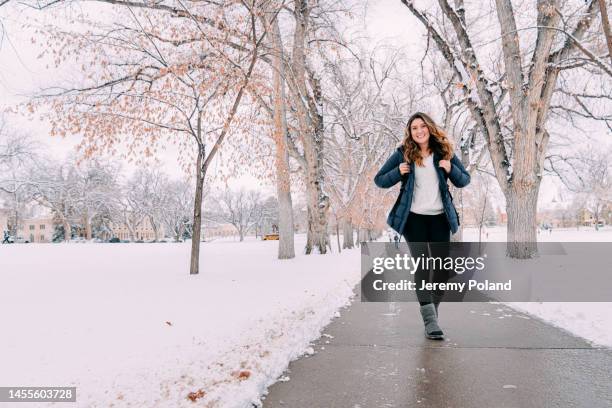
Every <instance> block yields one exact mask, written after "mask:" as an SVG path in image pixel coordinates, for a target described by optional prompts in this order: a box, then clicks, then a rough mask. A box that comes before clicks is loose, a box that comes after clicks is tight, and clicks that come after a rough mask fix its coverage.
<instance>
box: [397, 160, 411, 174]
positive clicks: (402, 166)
mask: <svg viewBox="0 0 612 408" xmlns="http://www.w3.org/2000/svg"><path fill="white" fill-rule="evenodd" d="M399 171H400V174H401V175H402V176H403V175H404V174H408V173H410V165H408V163H406V162H404V163H402V164H400V165H399Z"/></svg>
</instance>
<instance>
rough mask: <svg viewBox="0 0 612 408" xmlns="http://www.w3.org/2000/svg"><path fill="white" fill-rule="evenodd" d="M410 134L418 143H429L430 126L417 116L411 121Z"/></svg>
mask: <svg viewBox="0 0 612 408" xmlns="http://www.w3.org/2000/svg"><path fill="white" fill-rule="evenodd" d="M410 136H412V140H414V141H415V142H416V144H418V145H423V144H424V145H428V144H429V128H428V127H427V125H426V124H425V122H424V121H423V119H421V118H416V119H415V120H413V121H412V123H410Z"/></svg>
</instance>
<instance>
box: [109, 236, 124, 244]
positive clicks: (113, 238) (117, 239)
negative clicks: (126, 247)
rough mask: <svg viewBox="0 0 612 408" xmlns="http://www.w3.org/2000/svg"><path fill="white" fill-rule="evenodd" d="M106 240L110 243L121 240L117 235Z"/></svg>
mask: <svg viewBox="0 0 612 408" xmlns="http://www.w3.org/2000/svg"><path fill="white" fill-rule="evenodd" d="M108 242H110V243H111V244H116V243H118V242H121V240H120V239H119V238H117V237H112V238H111V239H109V240H108Z"/></svg>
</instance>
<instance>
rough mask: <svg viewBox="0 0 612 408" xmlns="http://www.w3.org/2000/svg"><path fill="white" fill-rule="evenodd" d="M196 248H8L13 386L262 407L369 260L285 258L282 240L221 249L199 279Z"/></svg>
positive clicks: (0, 378)
mask: <svg viewBox="0 0 612 408" xmlns="http://www.w3.org/2000/svg"><path fill="white" fill-rule="evenodd" d="M296 241H297V242H296V248H298V249H301V248H303V244H304V237H298V238H297V240H296ZM189 249H190V246H189V244H80V245H62V244H60V245H53V244H40V245H37V244H30V245H3V246H0V322H2V331H1V335H0V364H1V367H2V368H1V369H0V384H2V385H4V386H8V385H11V386H43V385H48V386H49V385H55V386H76V387H77V401H78V405H79V406H87V407H110V406H133V407H164V408H165V407H182V406H185V407H192V406H193V403H192V402H191V401H190V400H188V398H187V397H188V394H189V393H192V392H193V393H197V392H198V391H199V390H202V391H203V393H200V394H199V395H200V396H201V398H198V402H199V403H200V404H199V405H198V406H210V407H245V406H251V402H254V403H255V404H257V403H258V401H259V398H260V396H261V394H262V392H264V390H265V389H266V388H267V387H268V386H269V385H270V384H272V383H274V382H276V380H277V379H278V377H279V376H280V375H281V374H282V373H283V371H284V370H285V368H286V367H287V365H288V363H289V361H291V360H293V359H296V358H297V357H298V356H300V355H302V354H304V353H311V352H312V349H311V348H310V344H309V343H310V342H311V341H312V340H314V339H316V338H318V337H319V336H320V331H321V330H322V328H323V327H325V326H326V325H327V324H328V323H329V322H330V320H331V319H332V318H333V317H334V316H337V315H338V313H339V309H340V308H341V307H342V306H344V305H346V304H347V303H348V302H349V299H350V297H351V296H352V290H353V288H354V286H355V285H356V283H357V282H358V280H359V277H360V275H359V273H360V272H359V267H358V265H359V249H354V250H351V251H343V252H342V254H333V255H330V256H305V255H298V256H297V257H296V258H295V259H292V260H284V261H279V260H277V259H276V249H277V242H276V241H266V242H262V241H255V240H251V241H246V242H244V243H238V242H227V241H226V242H223V241H219V242H213V243H207V244H203V246H202V253H201V265H202V266H201V273H200V275H199V276H189V273H188V270H189V269H188V260H189ZM334 251H335V248H334ZM195 396H198V394H196V395H195ZM207 403H208V404H207Z"/></svg>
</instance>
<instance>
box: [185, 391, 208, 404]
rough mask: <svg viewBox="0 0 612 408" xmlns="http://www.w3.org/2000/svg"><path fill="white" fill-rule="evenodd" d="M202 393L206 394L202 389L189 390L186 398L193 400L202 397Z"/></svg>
mask: <svg viewBox="0 0 612 408" xmlns="http://www.w3.org/2000/svg"><path fill="white" fill-rule="evenodd" d="M204 395H206V393H205V392H204V391H203V390H202V389H199V390H197V391H196V392H190V393H189V394H188V395H187V398H189V399H190V400H191V401H194V402H195V401H197V400H198V399H200V398H202V397H203V396H204Z"/></svg>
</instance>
